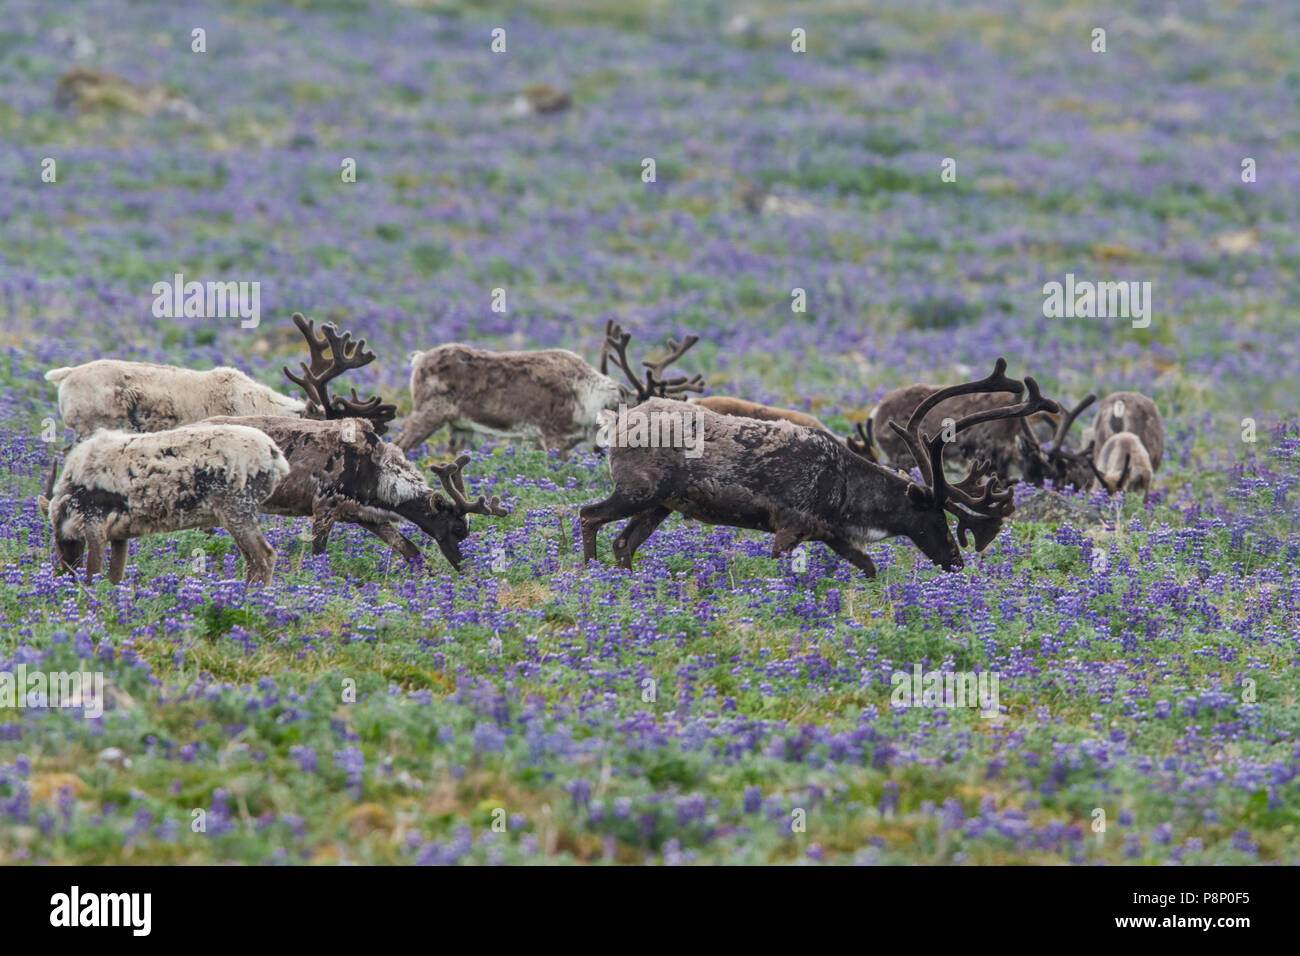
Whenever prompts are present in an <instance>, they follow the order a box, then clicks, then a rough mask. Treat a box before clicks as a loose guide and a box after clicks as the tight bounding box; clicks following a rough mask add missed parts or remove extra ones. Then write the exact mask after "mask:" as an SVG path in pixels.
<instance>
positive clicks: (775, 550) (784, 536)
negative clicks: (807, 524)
mask: <svg viewBox="0 0 1300 956" xmlns="http://www.w3.org/2000/svg"><path fill="white" fill-rule="evenodd" d="M804 537H805V535H803V534H802V533H801V532H798V531H796V530H795V529H794V528H791V527H790V526H789V525H778V526H777V528H776V537H775V538H773V539H772V557H774V558H779V557H780V556H781V555H783V554H785V553H786V552H787V551H793V550H794V549H795V548H797V547H798V546H799V542H800V541H802V540H803V539H804Z"/></svg>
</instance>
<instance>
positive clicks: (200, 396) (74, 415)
mask: <svg viewBox="0 0 1300 956" xmlns="http://www.w3.org/2000/svg"><path fill="white" fill-rule="evenodd" d="M293 323H294V325H296V326H297V327H298V330H299V331H300V332H302V334H303V335H304V336H305V337H306V339H307V346H308V349H309V350H310V352H311V367H310V368H308V367H307V366H306V365H303V375H302V377H301V378H298V377H295V376H293V375H292V374H290V373H289V371H288V369H285V374H286V375H288V376H289V378H290V379H291V380H292V381H294V382H296V383H298V384H299V385H300V386H301V387H302V388H303V389H304V390H305V391H306V392H307V393H308V397H309V399H311V400H309V401H306V402H304V401H303V400H302V399H298V398H291V397H289V396H287V395H282V394H280V393H279V392H277V391H275V390H274V389H271V388H268V387H267V386H265V385H262V384H260V383H258V382H255V381H253V380H252V379H251V378H249V377H248V376H247V375H245V374H244V373H243V372H241V371H239V370H238V369H233V368H226V367H221V368H214V369H210V370H207V371H195V370H193V369H188V368H178V367H176V366H175V365H154V364H152V363H149V362H127V361H120V360H118V359H97V360H96V361H93V362H87V363H86V364H84V365H77V366H74V367H71V368H56V369H51V370H50V371H48V372H46V373H45V380H46V381H48V382H54V383H56V384H57V385H58V387H59V414H60V416H62V418H63V422H64V424H65V425H67V426H68V427H69V428H71V429H72V431H73V432H74V434H75V435H76V437H77V440H81V439H83V438H86V437H87V436H89V435H91V434H92V433H93V432H95V431H96V430H98V429H101V428H107V429H115V430H121V431H129V432H157V431H163V430H166V429H171V428H177V427H179V426H181V425H191V424H193V423H195V422H199V421H202V420H204V419H206V418H214V417H216V416H222V415H224V416H277V417H285V418H316V419H318V418H328V419H333V418H345V417H349V416H353V415H356V416H361V417H364V418H367V419H368V420H369V421H371V422H372V423H373V424H374V426H375V428H376V430H377V431H378V433H379V434H381V435H382V434H383V433H384V429H385V427H386V425H387V423H388V422H389V421H391V420H392V418H393V416H394V414H395V413H396V408H395V407H394V406H392V405H383V404H381V403H380V401H379V399H377V398H374V399H371V400H370V401H368V402H360V401H357V394H356V391H355V390H354V391H353V392H352V399H351V400H348V399H345V398H341V397H340V398H335V399H334V400H333V401H332V402H330V403H329V404H326V405H322V404H320V402H319V401H317V400H315V399H314V398H313V397H314V396H316V395H317V394H318V391H317V390H318V389H319V388H321V387H323V386H324V385H326V384H328V382H329V381H330V380H332V379H333V378H335V377H337V376H338V375H340V374H342V373H343V372H345V371H347V370H349V369H355V368H361V367H363V366H365V365H369V364H370V363H371V362H373V361H374V360H375V353H374V352H371V351H369V350H368V349H367V348H366V340H365V339H361V340H359V341H356V342H354V341H353V340H352V333H350V332H344V333H342V334H340V333H339V331H338V329H337V328H335V326H334V324H333V323H329V324H327V325H325V326H324V327H323V328H322V330H321V332H322V335H323V337H318V336H317V334H316V328H315V326H316V323H315V322H313V321H309V320H307V319H306V318H305V317H304V316H303V314H302V313H301V312H295V313H294V314H293ZM326 349H328V350H329V351H330V353H331V356H332V357H331V358H330V359H328V360H327V359H326V358H325V357H324V352H325V350H326ZM322 376H325V377H324V378H322ZM57 469H58V465H57V462H56V463H55V464H54V465H53V466H52V467H51V469H50V475H49V479H48V481H47V482H46V486H45V493H46V495H47V496H48V495H49V494H50V493H51V490H52V489H53V487H54V478H55V474H56V473H57Z"/></svg>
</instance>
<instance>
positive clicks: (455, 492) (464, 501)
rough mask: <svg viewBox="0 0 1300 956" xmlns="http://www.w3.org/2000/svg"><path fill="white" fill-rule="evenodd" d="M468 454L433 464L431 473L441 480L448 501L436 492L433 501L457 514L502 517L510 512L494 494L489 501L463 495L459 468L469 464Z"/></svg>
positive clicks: (463, 490) (462, 482) (463, 482)
mask: <svg viewBox="0 0 1300 956" xmlns="http://www.w3.org/2000/svg"><path fill="white" fill-rule="evenodd" d="M469 461H470V457H469V455H461V456H460V457H459V458H457V459H456V460H455V461H450V462H446V463H444V464H441V465H434V466H433V469H432V470H433V473H434V474H436V475H437V476H438V478H439V479H441V481H442V487H443V488H444V489H446V492H447V494H448V496H449V497H450V499H451V500H450V501H448V500H447V499H446V498H444V497H443V496H442V495H440V494H438V493H437V492H436V491H435V492H434V493H433V498H434V501H436V502H438V503H439V504H440V505H441V506H442V507H444V508H450V509H451V510H453V511H456V512H457V513H459V514H463V515H467V514H476V515H496V516H497V517H499V518H500V517H504V516H505V515H508V514H510V509H508V508H504V507H502V506H501V499H500V498H498V497H497V496H496V495H493V496H492V500H491V501H489V500H487V499H486V498H484V497H483V496H482V495H480V496H479V498H478V500H477V501H474V502H471V501H470V500H469V498H467V497H466V495H465V480H464V478H462V477H461V469H462V468H464V467H465V466H466V465H468V464H469Z"/></svg>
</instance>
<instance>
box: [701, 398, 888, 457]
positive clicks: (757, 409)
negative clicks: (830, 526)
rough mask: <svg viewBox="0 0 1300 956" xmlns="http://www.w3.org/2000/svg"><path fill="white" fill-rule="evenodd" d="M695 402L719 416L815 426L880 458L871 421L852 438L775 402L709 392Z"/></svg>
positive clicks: (859, 451)
mask: <svg viewBox="0 0 1300 956" xmlns="http://www.w3.org/2000/svg"><path fill="white" fill-rule="evenodd" d="M691 404H692V405H703V406H704V407H705V408H707V409H708V410H709V411H711V412H717V413H718V414H719V415H731V416H733V417H735V418H753V419H756V420H757V421H760V422H779V421H787V422H793V423H794V424H796V425H799V426H800V427H802V428H811V429H812V430H813V431H819V432H825V433H826V434H827V435H830V436H831V437H832V438H834V439H835V440H836V441H838V442H840V443H841V444H843V445H844V447H845V448H847V449H848V450H849V451H851V452H853V453H854V454H855V455H860V456H861V457H863V458H865V459H867V460H868V461H875V460H876V450H875V447H874V446H873V445H872V443H871V423H870V422H868V423H867V427H866V428H865V429H864V428H863V426H862V423H861V422H858V423H857V424H855V425H854V427H855V428H856V429H857V434H858V437H857V438H854V437H853V436H852V435H850V436H849V437H848V438H840V437H839V436H838V435H836V434H835V433H834V432H832V431H831V430H830V429H829V428H827V427H826V426H825V425H823V424H822V423H821V421H820V420H819V419H818V418H817V417H815V416H813V415H809V414H808V413H807V412H801V411H797V410H796V409H793V408H777V407H776V406H774V405H763V404H762V403H760V402H751V401H748V400H746V399H743V398H732V397H730V396H728V395H707V396H705V397H704V398H692V399H691Z"/></svg>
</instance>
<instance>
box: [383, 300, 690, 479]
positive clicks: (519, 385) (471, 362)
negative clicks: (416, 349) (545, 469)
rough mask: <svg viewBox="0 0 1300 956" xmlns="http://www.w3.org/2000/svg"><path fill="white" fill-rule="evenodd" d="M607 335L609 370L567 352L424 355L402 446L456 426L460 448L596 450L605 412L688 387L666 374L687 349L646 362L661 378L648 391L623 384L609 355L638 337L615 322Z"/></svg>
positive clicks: (458, 349) (417, 365) (466, 350)
mask: <svg viewBox="0 0 1300 956" xmlns="http://www.w3.org/2000/svg"><path fill="white" fill-rule="evenodd" d="M605 331H606V341H605V346H604V348H603V349H602V356H601V366H602V369H601V371H597V370H596V369H594V368H592V367H591V366H590V365H588V364H587V363H586V361H584V360H583V359H582V357H581V356H579V355H577V354H575V353H573V352H570V351H568V350H567V349H542V350H540V351H523V352H492V351H488V350H485V349H476V348H471V347H470V346H468V345H457V344H453V345H440V346H438V347H437V348H434V349H430V350H429V351H427V352H421V353H419V354H418V355H416V356H415V358H414V359H413V360H412V362H411V399H412V402H413V405H414V408H413V410H412V412H411V414H410V416H409V417H408V418H407V419H406V421H405V422H403V423H402V434H401V437H400V438H398V439H397V445H398V446H399V447H400V448H401V449H402V450H403V451H407V452H409V451H411V450H412V449H413V448H415V447H416V446H417V445H419V444H420V443H421V442H422V441H424V440H425V439H426V438H428V437H429V436H430V435H432V434H433V433H434V432H436V431H437V430H438V429H440V428H442V426H443V425H449V426H450V428H451V445H452V446H453V447H456V448H458V447H460V446H461V445H463V444H464V443H465V442H466V441H467V439H468V437H469V435H470V434H471V433H474V432H477V433H479V434H484V435H495V436H497V437H500V438H507V439H511V440H514V441H521V442H529V443H533V444H536V445H538V446H540V447H542V448H555V449H558V450H559V451H560V453H561V454H562V455H567V454H568V453H569V452H570V451H572V450H573V449H574V448H577V447H580V446H581V447H587V448H595V447H596V438H597V435H598V433H599V432H600V429H601V422H602V416H601V413H602V412H605V411H615V410H617V408H618V406H619V404H620V402H622V403H626V402H627V401H628V400H629V399H630V398H635V399H636V400H637V401H643V400H644V399H645V398H648V397H649V394H650V393H648V392H647V393H644V394H643V393H642V389H643V388H645V389H658V390H660V391H659V392H658V393H659V394H663V393H664V392H665V391H666V390H669V389H672V388H676V387H679V386H681V385H682V384H683V383H682V382H680V381H679V380H675V379H674V380H673V381H672V382H670V383H665V382H663V381H662V374H663V370H664V369H665V368H666V367H667V364H668V363H669V362H671V361H672V360H674V359H675V358H676V357H679V356H680V354H681V352H684V351H685V348H683V349H681V352H677V353H676V355H674V356H673V357H672V358H670V359H669V360H667V361H666V362H660V363H654V364H653V365H651V363H648V362H647V363H646V365H647V366H649V367H651V368H652V370H653V371H654V375H655V376H659V378H655V377H652V376H651V375H650V373H647V384H646V385H644V386H643V385H641V384H640V383H639V382H637V384H636V386H635V388H634V390H629V389H627V388H626V387H623V386H620V385H619V384H618V383H617V382H615V381H614V380H613V379H612V378H610V377H609V376H608V375H606V374H605V371H604V370H605V368H606V367H607V364H606V361H607V360H606V356H607V354H608V350H610V349H619V348H621V349H622V350H623V352H622V355H623V359H624V361H625V362H626V349H627V343H628V341H629V340H630V339H631V336H630V335H627V334H626V333H624V332H623V331H622V330H621V329H620V328H619V327H618V326H617V325H615V324H614V323H613V322H609V323H607V324H606V327H605ZM689 338H690V342H689V344H688V345H687V346H686V348H689V347H690V345H693V344H694V339H695V337H693V336H692V337H689ZM625 370H626V369H625ZM628 374H629V377H631V378H633V379H634V380H635V376H633V375H632V374H631V372H630V371H628Z"/></svg>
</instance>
